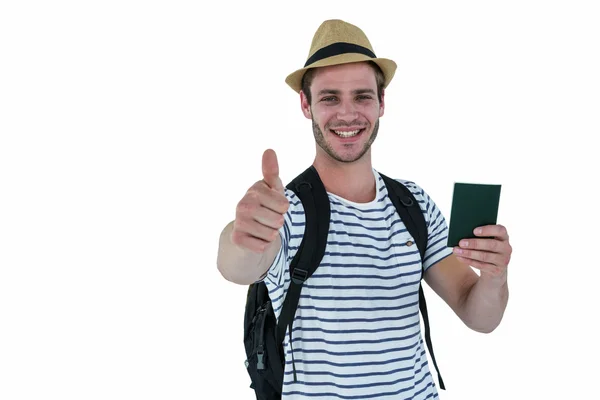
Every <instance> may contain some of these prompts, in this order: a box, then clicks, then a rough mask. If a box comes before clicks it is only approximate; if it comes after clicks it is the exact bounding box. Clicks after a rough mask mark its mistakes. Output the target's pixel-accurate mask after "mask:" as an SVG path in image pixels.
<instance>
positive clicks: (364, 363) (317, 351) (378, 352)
mask: <svg viewBox="0 0 600 400" xmlns="http://www.w3.org/2000/svg"><path fill="white" fill-rule="evenodd" d="M419 344H420V343H419V341H416V342H415V343H414V344H412V345H410V346H404V347H396V348H394V349H385V350H372V351H329V350H325V349H313V350H308V349H306V350H305V349H299V348H294V360H295V362H296V363H297V364H301V363H305V364H313V363H315V364H317V363H318V364H332V362H329V361H325V360H315V359H314V358H313V359H312V360H311V361H308V360H306V361H304V360H303V359H301V358H298V357H297V355H298V354H327V355H329V356H342V357H345V356H364V355H381V354H389V353H397V352H400V351H406V350H411V349H414V348H415V347H417V346H419ZM288 348H289V346H288ZM286 354H287V355H288V356H289V355H291V351H290V350H287V351H286ZM412 358H414V354H413V355H412V356H410V357H404V358H400V360H410V359H412ZM287 359H289V360H290V361H289V362H288V361H286V364H290V363H291V357H286V360H287ZM386 364H389V361H388V360H386V361H360V362H356V363H347V362H345V363H343V364H341V365H339V364H338V365H337V366H345V367H350V366H355V367H359V366H360V367H364V366H367V365H386Z"/></svg>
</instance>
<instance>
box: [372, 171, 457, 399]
mask: <svg viewBox="0 0 600 400" xmlns="http://www.w3.org/2000/svg"><path fill="white" fill-rule="evenodd" d="M379 175H380V176H381V177H382V178H383V181H384V182H385V186H386V187H387V190H388V195H389V196H390V199H391V201H392V203H393V204H394V206H395V207H396V210H397V211H398V214H399V215H400V218H402V221H403V222H404V225H406V229H408V232H409V233H410V234H411V236H412V237H413V238H414V239H415V242H416V244H417V247H418V249H419V253H420V254H421V266H422V265H423V262H424V260H425V250H426V249H427V237H428V232H427V225H426V222H425V216H424V215H423V211H422V210H421V207H420V206H419V203H418V202H417V199H416V198H415V196H414V195H413V194H412V192H411V191H410V189H408V188H407V187H406V186H404V185H403V184H402V183H400V182H398V181H397V180H395V179H391V178H389V177H387V176H385V175H384V174H382V173H381V172H380V173H379ZM422 272H424V271H422ZM421 279H423V273H421ZM419 309H420V310H421V314H422V315H423V324H424V325H425V342H426V343H427V348H428V349H429V354H430V355H431V360H432V361H433V365H434V367H435V370H436V372H437V374H438V380H439V384H440V388H441V389H444V390H445V389H446V386H445V385H444V381H443V379H442V375H441V374H440V370H439V368H438V366H437V362H436V361H435V355H434V354H433V345H432V343H431V334H430V328H429V315H428V313H427V303H426V302H425V293H424V292H423V286H422V284H421V282H419Z"/></svg>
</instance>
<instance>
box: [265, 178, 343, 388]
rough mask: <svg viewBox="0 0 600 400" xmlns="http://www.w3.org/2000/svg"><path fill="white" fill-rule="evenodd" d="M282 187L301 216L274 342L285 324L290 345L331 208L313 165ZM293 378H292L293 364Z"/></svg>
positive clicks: (322, 248)
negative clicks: (292, 197)
mask: <svg viewBox="0 0 600 400" xmlns="http://www.w3.org/2000/svg"><path fill="white" fill-rule="evenodd" d="M286 187H287V188H288V189H289V190H292V191H293V192H294V193H295V194H296V196H298V198H299V199H300V201H301V202H302V206H303V208H304V215H305V228H304V235H303V237H302V241H301V243H300V247H299V248H298V251H297V252H296V255H295V256H294V259H293V260H292V262H291V264H290V277H291V282H290V286H289V288H288V291H287V294H286V296H285V300H284V301H283V306H282V308H281V314H280V315H279V321H278V323H277V340H278V343H283V339H284V336H285V331H286V329H287V328H288V327H289V335H290V346H291V343H292V325H293V322H294V316H295V315H296V308H297V307H298V302H299V301H300V292H301V290H302V284H303V283H304V282H305V281H306V280H307V279H308V278H309V277H310V276H311V275H312V274H313V273H314V272H315V271H316V269H317V267H318V266H319V264H320V263H321V259H322V258H323V255H324V254H325V248H326V246H327V235H328V233H329V219H330V216H331V214H330V213H331V208H330V203H329V196H328V195H327V191H326V190H325V186H324V185H323V182H321V178H320V177H319V174H318V173H317V170H316V169H315V168H314V167H313V166H310V167H309V168H307V169H306V170H305V171H304V172H303V173H301V174H300V175H298V176H297V177H296V178H295V179H294V180H293V181H291V182H290V183H289V184H288V185H287V186H286ZM293 362H294V357H293V349H292V363H293ZM294 380H296V369H295V366H294Z"/></svg>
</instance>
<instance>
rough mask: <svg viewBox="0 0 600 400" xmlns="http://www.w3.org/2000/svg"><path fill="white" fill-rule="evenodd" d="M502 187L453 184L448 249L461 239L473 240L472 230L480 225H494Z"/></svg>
mask: <svg viewBox="0 0 600 400" xmlns="http://www.w3.org/2000/svg"><path fill="white" fill-rule="evenodd" d="M501 187H502V185H486V184H480V183H458V182H457V183H454V194H453V195H452V209H451V211H450V226H449V228H448V247H454V246H458V242H460V240H461V239H467V238H474V237H475V234H474V233H473V230H474V229H475V228H477V227H478V226H482V225H496V223H497V218H498V206H499V205H500V189H501Z"/></svg>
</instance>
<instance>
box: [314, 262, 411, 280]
mask: <svg viewBox="0 0 600 400" xmlns="http://www.w3.org/2000/svg"><path fill="white" fill-rule="evenodd" d="M420 263H421V260H416V261H414V260H413V261H410V262H405V263H397V264H388V265H372V264H356V263H352V264H350V263H348V264H345V263H341V264H340V263H327V262H324V263H321V264H319V265H320V266H321V267H332V268H344V269H347V268H364V269H376V270H380V271H385V270H388V269H397V268H402V269H404V267H408V266H411V265H418V264H420ZM317 271H318V270H317ZM314 276H318V275H317V273H316V272H315V275H314Z"/></svg>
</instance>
